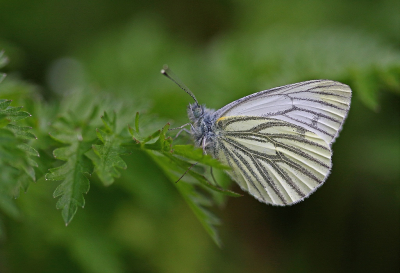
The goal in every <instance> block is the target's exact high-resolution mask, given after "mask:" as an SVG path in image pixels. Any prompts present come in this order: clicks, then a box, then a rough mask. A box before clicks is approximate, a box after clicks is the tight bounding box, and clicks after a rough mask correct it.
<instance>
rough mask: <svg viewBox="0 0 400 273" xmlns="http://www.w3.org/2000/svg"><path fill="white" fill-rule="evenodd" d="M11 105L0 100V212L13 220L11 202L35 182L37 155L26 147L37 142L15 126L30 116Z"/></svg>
mask: <svg viewBox="0 0 400 273" xmlns="http://www.w3.org/2000/svg"><path fill="white" fill-rule="evenodd" d="M0 57H1V56H0ZM10 104H11V100H6V99H0V166H1V169H0V181H1V183H0V209H1V210H2V211H3V212H4V213H6V214H8V215H9V216H12V217H14V218H15V217H18V215H19V212H18V209H17V208H16V206H15V204H14V202H13V201H12V198H13V197H14V198H17V197H18V196H19V193H20V189H22V190H24V191H27V189H28V187H29V184H30V182H34V181H35V180H36V177H35V170H34V167H37V163H36V162H35V161H34V160H32V159H31V157H32V156H34V157H38V156H39V153H38V152H37V151H36V150H35V149H34V148H32V147H31V146H29V145H28V144H27V143H26V142H27V141H28V140H30V139H36V137H35V135H34V134H32V133H31V132H30V131H31V129H32V128H31V127H26V126H20V125H17V124H16V122H17V121H20V120H23V119H25V118H27V117H30V116H31V115H30V114H29V113H27V112H24V111H21V109H22V107H13V106H10Z"/></svg>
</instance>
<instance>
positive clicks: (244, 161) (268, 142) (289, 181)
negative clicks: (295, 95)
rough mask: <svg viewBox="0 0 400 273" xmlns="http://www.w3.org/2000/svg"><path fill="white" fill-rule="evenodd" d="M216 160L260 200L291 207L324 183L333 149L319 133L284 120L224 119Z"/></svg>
mask: <svg viewBox="0 0 400 273" xmlns="http://www.w3.org/2000/svg"><path fill="white" fill-rule="evenodd" d="M215 128H216V132H217V135H218V138H217V143H216V150H215V156H216V157H217V158H218V159H219V160H220V161H221V162H223V163H224V164H226V165H229V166H230V167H231V170H230V171H228V173H229V175H230V176H231V177H232V179H234V180H235V181H236V182H237V183H238V184H239V186H240V187H241V188H242V189H243V190H245V191H247V192H249V193H250V194H251V195H253V196H254V197H255V198H257V199H258V200H259V201H261V202H264V203H268V204H274V205H282V206H284V205H290V204H294V203H297V202H299V201H301V200H303V199H304V198H305V197H307V196H308V195H310V194H311V193H312V192H313V191H315V190H316V189H317V188H318V187H319V186H321V185H322V184H323V182H324V181H325V179H326V178H327V176H328V175H329V171H330V169H331V166H332V163H331V155H332V153H331V149H330V145H329V144H328V143H326V142H325V141H324V140H323V139H322V138H321V137H320V136H319V135H317V134H315V133H314V132H312V131H309V130H307V129H305V128H304V127H302V126H299V125H295V124H293V123H289V122H286V121H282V120H277V119H272V118H266V117H252V116H250V117H246V116H238V117H226V118H225V117H224V118H220V119H219V120H218V121H217V122H216V127H215Z"/></svg>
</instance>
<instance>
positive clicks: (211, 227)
mask: <svg viewBox="0 0 400 273" xmlns="http://www.w3.org/2000/svg"><path fill="white" fill-rule="evenodd" d="M148 154H149V155H150V157H151V158H152V159H153V160H154V161H155V162H156V163H157V164H158V165H159V166H160V168H161V169H162V170H163V171H164V173H165V174H166V176H167V177H168V178H169V180H170V181H173V182H175V181H177V180H178V179H179V177H180V175H181V174H182V169H181V168H180V167H178V166H177V165H176V164H174V162H173V161H171V160H170V159H169V158H167V157H165V156H161V155H156V154H155V153H153V152H151V151H149V152H148ZM174 185H175V186H176V188H177V189H178V191H179V193H180V194H181V195H182V197H183V199H184V200H185V201H186V203H187V204H188V205H189V207H190V208H191V210H192V211H193V213H194V214H195V215H196V217H197V219H198V220H199V221H200V223H201V224H202V225H203V227H204V229H205V230H206V232H207V233H208V234H209V235H210V236H211V238H212V239H213V240H214V242H215V243H216V244H217V245H218V246H221V240H220V238H219V235H218V232H217V230H216V225H219V224H220V221H219V219H218V218H217V217H216V216H215V215H213V214H212V213H211V212H209V211H208V210H207V208H206V207H208V206H211V205H212V200H211V199H210V197H208V196H206V195H205V193H203V192H202V191H199V190H198V189H197V186H196V184H193V183H192V182H191V181H190V180H189V177H188V176H185V177H183V178H182V180H181V181H180V182H178V183H174Z"/></svg>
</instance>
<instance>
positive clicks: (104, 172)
mask: <svg viewBox="0 0 400 273" xmlns="http://www.w3.org/2000/svg"><path fill="white" fill-rule="evenodd" d="M102 120H103V123H104V125H105V127H106V130H107V132H105V131H103V130H100V129H97V130H96V134H97V137H98V138H99V139H100V141H101V142H102V143H103V144H102V145H93V146H92V150H91V151H89V152H88V153H86V155H87V156H88V157H89V158H90V159H91V160H92V161H93V164H94V166H95V172H96V173H97V175H98V177H99V178H100V180H101V181H102V182H103V184H104V185H106V186H109V185H111V184H112V183H113V182H114V178H118V177H119V176H120V175H121V174H120V172H119V171H118V169H126V168H127V166H126V163H125V161H123V160H122V158H121V157H120V155H121V154H123V153H124V151H125V150H124V149H122V147H121V143H122V141H121V139H120V138H119V137H118V136H117V135H116V134H115V132H114V131H113V130H115V128H116V126H115V122H116V114H115V113H114V118H113V120H111V119H110V117H109V115H108V114H107V113H106V112H104V115H103V117H102Z"/></svg>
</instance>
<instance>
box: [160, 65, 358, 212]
mask: <svg viewBox="0 0 400 273" xmlns="http://www.w3.org/2000/svg"><path fill="white" fill-rule="evenodd" d="M161 73H163V74H164V75H165V76H167V77H168V78H170V79H171V80H173V81H174V82H175V83H176V84H178V86H180V87H181V88H182V89H183V90H185V91H186V92H187V93H188V94H189V95H190V96H191V97H192V98H193V99H194V100H195V103H193V104H189V107H188V116H189V119H190V121H191V123H190V125H191V131H190V133H191V134H192V136H193V137H194V140H195V144H196V145H197V146H199V147H202V148H203V150H204V152H205V153H207V154H211V155H212V156H213V157H214V158H216V159H218V160H220V161H221V162H222V163H224V164H226V165H228V166H230V167H231V169H230V170H228V171H227V173H228V174H229V175H230V177H231V178H232V179H233V180H235V181H236V182H237V183H238V184H239V186H240V187H241V188H242V189H243V190H245V191H247V192H249V193H250V194H251V195H253V196H254V197H255V198H256V199H257V200H259V201H260V202H264V203H267V204H273V205H279V206H286V205H291V204H295V203H297V202H300V201H302V200H303V199H304V198H306V197H308V196H309V195H310V194H311V193H313V192H314V191H315V190H316V189H317V188H318V187H320V186H321V185H322V184H323V183H324V182H325V180H326V178H327V177H328V175H329V172H330V170H331V168H332V161H331V157H332V150H331V145H332V143H333V142H334V141H335V139H336V137H337V136H338V133H339V132H340V130H341V128H342V125H343V122H344V120H345V119H346V116H347V113H348V111H349V108H350V99H351V89H350V87H349V86H347V85H345V84H342V83H339V82H335V81H331V80H312V81H305V82H299V83H294V84H289V85H285V86H281V87H276V88H272V89H269V90H265V91H261V92H258V93H255V94H252V95H249V96H246V97H244V98H241V99H238V100H236V101H234V102H232V103H229V104H228V105H226V106H224V107H222V108H221V109H219V110H217V111H214V110H210V109H207V108H206V107H205V106H204V105H199V104H198V102H197V100H196V98H195V96H194V95H193V93H192V92H191V91H190V90H189V89H188V88H187V87H186V86H185V85H184V84H183V83H182V82H181V81H179V79H178V78H177V77H176V76H174V75H173V74H172V72H171V71H170V70H169V69H168V68H167V67H166V68H165V69H163V70H161ZM184 126H185V125H184ZM180 128H183V126H181V127H180Z"/></svg>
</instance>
